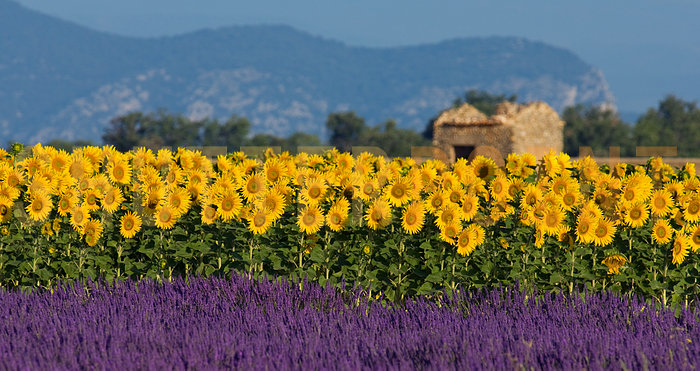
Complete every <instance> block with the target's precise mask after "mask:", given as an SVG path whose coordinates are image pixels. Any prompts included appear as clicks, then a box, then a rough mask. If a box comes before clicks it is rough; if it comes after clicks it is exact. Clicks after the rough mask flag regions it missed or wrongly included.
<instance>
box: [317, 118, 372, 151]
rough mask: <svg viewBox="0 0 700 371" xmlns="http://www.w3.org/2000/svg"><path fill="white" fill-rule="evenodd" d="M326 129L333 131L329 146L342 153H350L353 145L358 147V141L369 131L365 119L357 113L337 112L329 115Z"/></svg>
mask: <svg viewBox="0 0 700 371" xmlns="http://www.w3.org/2000/svg"><path fill="white" fill-rule="evenodd" d="M326 127H327V128H328V129H329V130H330V131H331V136H330V139H329V144H330V145H331V146H334V147H336V148H338V150H340V151H341V152H350V150H351V149H352V146H353V145H358V144H359V142H358V139H359V138H360V136H361V135H362V133H363V132H364V131H365V130H367V126H366V125H365V119H363V118H362V117H359V116H357V115H356V114H355V112H352V111H350V112H337V113H331V114H330V115H328V119H327V120H326Z"/></svg>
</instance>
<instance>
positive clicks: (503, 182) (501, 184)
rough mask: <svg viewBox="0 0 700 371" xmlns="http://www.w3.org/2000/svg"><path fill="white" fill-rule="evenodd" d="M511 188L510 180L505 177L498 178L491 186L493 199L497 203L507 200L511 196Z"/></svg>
mask: <svg viewBox="0 0 700 371" xmlns="http://www.w3.org/2000/svg"><path fill="white" fill-rule="evenodd" d="M509 186H510V182H509V181H508V178H506V177H505V175H498V176H496V178H495V179H494V180H493V181H491V185H490V186H489V188H490V192H491V196H493V198H494V199H495V200H497V201H502V200H506V199H507V198H508V196H509V194H508V188H509Z"/></svg>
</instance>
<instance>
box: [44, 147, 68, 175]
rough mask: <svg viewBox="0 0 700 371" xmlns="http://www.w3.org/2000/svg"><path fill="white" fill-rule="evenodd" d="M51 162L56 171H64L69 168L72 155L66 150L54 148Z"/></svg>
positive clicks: (53, 169) (52, 168)
mask: <svg viewBox="0 0 700 371" xmlns="http://www.w3.org/2000/svg"><path fill="white" fill-rule="evenodd" d="M50 157H51V158H50V160H49V164H50V167H51V170H52V171H53V172H55V173H62V172H64V171H66V170H68V163H69V161H70V155H69V154H68V152H66V151H65V150H62V149H61V150H54V151H53V152H52V153H51V155H50Z"/></svg>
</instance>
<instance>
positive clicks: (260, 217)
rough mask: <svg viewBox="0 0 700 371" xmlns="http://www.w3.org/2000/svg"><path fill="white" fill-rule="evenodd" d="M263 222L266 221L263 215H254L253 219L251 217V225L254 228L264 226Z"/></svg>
mask: <svg viewBox="0 0 700 371" xmlns="http://www.w3.org/2000/svg"><path fill="white" fill-rule="evenodd" d="M265 220H266V218H265V215H264V214H261V213H257V214H255V217H253V224H254V225H255V226H256V227H258V228H260V227H262V226H263V225H265Z"/></svg>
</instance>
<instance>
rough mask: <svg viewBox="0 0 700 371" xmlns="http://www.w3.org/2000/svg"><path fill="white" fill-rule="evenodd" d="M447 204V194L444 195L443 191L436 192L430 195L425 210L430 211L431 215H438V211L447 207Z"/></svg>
mask: <svg viewBox="0 0 700 371" xmlns="http://www.w3.org/2000/svg"><path fill="white" fill-rule="evenodd" d="M447 202H448V201H447V198H446V197H445V194H444V193H442V191H436V192H434V193H432V194H430V195H429V196H428V198H427V199H426V200H425V208H426V209H427V210H428V212H429V213H431V214H433V215H437V213H438V211H440V210H441V209H442V208H443V207H445V204H446V203H447Z"/></svg>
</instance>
